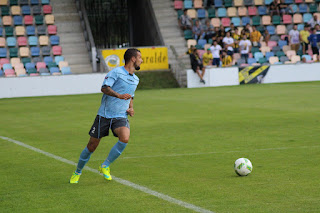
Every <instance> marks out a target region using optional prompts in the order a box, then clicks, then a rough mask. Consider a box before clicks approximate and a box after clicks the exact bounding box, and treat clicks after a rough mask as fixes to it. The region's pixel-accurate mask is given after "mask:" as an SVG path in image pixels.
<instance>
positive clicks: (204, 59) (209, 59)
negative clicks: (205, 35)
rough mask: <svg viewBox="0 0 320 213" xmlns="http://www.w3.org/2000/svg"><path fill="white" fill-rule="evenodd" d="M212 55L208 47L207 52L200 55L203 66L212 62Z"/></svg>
mask: <svg viewBox="0 0 320 213" xmlns="http://www.w3.org/2000/svg"><path fill="white" fill-rule="evenodd" d="M212 60H213V56H212V53H211V50H210V48H208V49H207V52H205V53H203V55H202V63H203V66H204V67H207V66H209V65H211V64H212Z"/></svg>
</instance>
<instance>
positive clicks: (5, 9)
mask: <svg viewBox="0 0 320 213" xmlns="http://www.w3.org/2000/svg"><path fill="white" fill-rule="evenodd" d="M9 15H10V8H9V7H7V6H2V7H1V16H9Z"/></svg>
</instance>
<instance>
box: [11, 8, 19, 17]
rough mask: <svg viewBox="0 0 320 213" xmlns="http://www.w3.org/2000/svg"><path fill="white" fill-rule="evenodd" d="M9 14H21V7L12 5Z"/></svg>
mask: <svg viewBox="0 0 320 213" xmlns="http://www.w3.org/2000/svg"><path fill="white" fill-rule="evenodd" d="M11 14H12V15H20V14H21V7H20V6H12V7H11Z"/></svg>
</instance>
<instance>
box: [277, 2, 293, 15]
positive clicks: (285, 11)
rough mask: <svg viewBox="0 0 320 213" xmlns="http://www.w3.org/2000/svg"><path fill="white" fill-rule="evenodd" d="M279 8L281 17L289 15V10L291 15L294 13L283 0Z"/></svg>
mask: <svg viewBox="0 0 320 213" xmlns="http://www.w3.org/2000/svg"><path fill="white" fill-rule="evenodd" d="M278 7H279V11H280V14H281V15H284V14H288V13H289V10H290V11H291V13H294V12H293V9H292V7H291V6H290V5H288V4H286V3H285V1H284V0H281V2H280V4H278Z"/></svg>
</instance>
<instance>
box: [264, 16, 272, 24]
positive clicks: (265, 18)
mask: <svg viewBox="0 0 320 213" xmlns="http://www.w3.org/2000/svg"><path fill="white" fill-rule="evenodd" d="M262 24H263V25H271V17H270V16H262Z"/></svg>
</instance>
